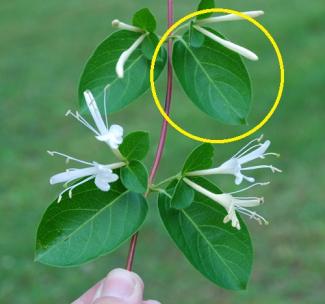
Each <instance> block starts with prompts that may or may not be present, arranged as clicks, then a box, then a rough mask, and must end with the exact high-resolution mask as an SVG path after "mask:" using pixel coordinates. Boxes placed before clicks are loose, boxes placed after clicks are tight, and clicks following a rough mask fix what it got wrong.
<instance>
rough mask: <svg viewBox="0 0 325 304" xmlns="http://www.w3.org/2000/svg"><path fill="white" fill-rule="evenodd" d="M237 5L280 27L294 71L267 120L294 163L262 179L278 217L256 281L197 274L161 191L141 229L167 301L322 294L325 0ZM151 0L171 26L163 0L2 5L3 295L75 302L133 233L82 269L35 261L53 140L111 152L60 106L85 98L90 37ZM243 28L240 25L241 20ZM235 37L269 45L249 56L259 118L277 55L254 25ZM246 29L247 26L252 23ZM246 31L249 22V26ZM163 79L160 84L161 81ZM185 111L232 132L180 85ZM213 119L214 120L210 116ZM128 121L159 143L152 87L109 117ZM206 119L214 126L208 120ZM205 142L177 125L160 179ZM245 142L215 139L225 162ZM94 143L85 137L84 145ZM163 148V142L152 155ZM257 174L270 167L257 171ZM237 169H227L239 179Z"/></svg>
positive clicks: (58, 146)
mask: <svg viewBox="0 0 325 304" xmlns="http://www.w3.org/2000/svg"><path fill="white" fill-rule="evenodd" d="M175 2H176V4H175V12H176V17H177V18H179V17H181V16H183V15H184V14H185V13H186V12H190V11H193V10H194V8H195V7H196V5H197V3H196V2H197V1H175ZM218 5H219V6H222V7H229V8H234V9H239V10H250V9H264V10H265V11H266V16H264V17H263V19H261V20H260V21H261V22H262V23H263V24H264V25H265V26H266V27H267V28H268V29H269V30H270V31H271V32H272V33H273V34H274V36H275V38H276V39H277V41H278V43H279V45H280V47H281V49H282V51H283V55H284V60H285V64H286V71H287V82H286V89H285V94H284V98H283V100H282V104H281V106H280V108H279V110H278V111H277V112H276V114H275V116H274V117H273V118H272V119H271V121H270V122H269V123H268V124H267V125H266V126H265V128H264V129H263V133H265V134H266V135H267V137H268V138H270V139H271V140H272V143H273V150H275V151H277V152H280V153H281V155H282V157H281V159H280V160H276V161H274V162H275V163H276V164H277V165H278V166H280V167H281V168H283V170H284V173H283V174H281V175H276V176H272V184H271V186H269V187H268V188H265V189H263V193H264V195H265V197H266V202H267V203H266V204H265V205H264V206H263V207H262V208H261V209H260V212H261V213H262V214H264V215H266V217H267V218H268V219H269V220H270V222H271V225H269V226H268V227H259V226H257V225H256V224H255V223H249V224H250V227H251V231H252V236H253V241H254V246H255V256H256V257H255V265H254V271H253V276H252V279H251V282H250V284H249V287H248V290H247V291H243V292H229V291H225V290H222V289H220V288H218V287H216V286H213V285H212V284H210V283H209V282H208V281H207V280H205V279H204V278H202V277H201V275H200V274H198V273H197V272H196V271H195V270H194V269H193V268H192V267H191V266H190V265H189V264H188V262H187V261H185V259H184V258H183V257H182V256H181V254H180V253H179V252H178V251H177V250H176V249H175V246H174V245H173V244H172V242H171V240H170V239H169V237H168V236H167V235H166V233H165V231H164V229H163V228H162V225H161V222H160V220H159V218H158V216H157V210H156V206H155V201H154V200H152V202H151V214H150V217H149V219H148V220H147V222H146V225H145V226H144V229H143V231H142V232H141V234H140V242H139V248H138V252H137V257H136V265H135V270H136V271H137V272H138V273H139V274H140V275H142V276H143V278H144V280H145V282H146V296H147V297H151V298H157V299H159V300H160V301H162V303H164V304H169V303H171V304H172V303H187V304H197V303H219V304H222V303H241V304H245V303H250V304H254V303H261V302H262V303H263V304H268V303H272V304H273V303H285V304H287V303H323V302H324V292H323V287H324V285H325V279H324V273H325V254H324V253H325V242H324V241H325V222H324V220H323V214H324V212H325V204H324V185H325V176H324V170H325V163H324V150H325V149H324V148H325V145H324V114H325V106H324V93H325V87H324V79H325V61H324V55H323V54H324V52H323V49H324V47H325V35H324V32H325V23H324V19H323V15H324V3H323V1H321V0H316V1H312V2H309V3H308V4H307V3H306V2H303V1H298V0H293V1H290V2H289V1H287V2H283V1H280V0H270V1H267V2H266V1H265V2H263V3H260V1H256V0H254V1H250V2H249V3H243V2H242V1H227V2H226V1H223V2H219V3H218ZM144 6H147V7H150V8H151V9H152V10H153V11H154V12H155V13H156V14H157V17H158V22H159V28H160V30H161V31H162V30H163V29H164V28H165V17H166V16H165V2H164V1H154V2H153V1H149V0H141V1H140V0H138V1H124V2H123V1H116V0H110V1H108V0H106V1H103V0H84V1H78V0H70V1H63V0H57V1H41V0H33V1H22V0H11V1H9V0H2V1H1V5H0V17H1V18H0V28H1V33H0V35H1V46H0V97H1V100H2V101H1V103H0V109H1V111H0V121H1V128H0V136H1V150H0V159H1V177H0V197H1V202H0V252H1V254H0V274H1V276H0V302H1V303H15V304H25V303H35V304H38V303H48V304H51V303H69V301H71V300H73V299H74V298H75V297H77V296H78V295H79V294H81V293H82V292H83V291H84V290H86V289H87V288H88V287H89V286H91V285H92V284H93V283H94V282H95V281H97V280H98V279H99V278H101V277H103V276H104V275H105V274H106V273H107V271H108V270H110V269H111V268H113V267H116V266H120V267H122V266H123V265H124V262H125V258H126V252H127V249H128V248H127V245H124V246H123V247H121V248H120V249H119V250H118V251H117V252H116V253H114V254H112V255H109V256H107V257H103V258H101V259H99V260H97V261H95V262H93V263H90V264H88V265H85V266H82V267H80V268H74V269H54V268H49V267H46V266H43V265H40V264H36V263H34V262H33V250H34V241H35V240H34V239H35V232H36V227H37V224H38V222H39V220H40V217H41V215H42V213H43V212H44V210H45V209H46V207H47V206H48V204H49V202H50V201H51V200H53V199H54V198H55V195H56V193H57V192H58V188H53V187H50V186H49V184H48V178H49V176H50V175H51V174H53V173H55V172H57V171H58V170H59V169H60V168H62V169H63V168H64V164H63V163H62V162H60V161H54V160H53V159H50V158H49V157H48V156H47V155H46V153H45V151H46V150H47V149H55V150H59V151H64V152H66V153H69V154H74V155H78V156H80V157H81V158H85V159H101V158H102V159H104V158H106V155H105V154H104V153H105V150H104V149H102V148H101V146H100V145H93V144H92V143H93V138H92V136H91V135H90V134H87V133H86V132H85V130H84V129H83V128H82V127H81V126H79V125H78V124H77V123H76V122H73V121H71V120H69V119H66V118H65V117H64V113H65V111H66V110H67V109H69V108H72V109H75V108H76V106H77V102H76V94H77V84H78V78H79V75H80V73H81V71H82V67H83V65H84V63H85V61H86V59H87V57H88V56H89V54H90V53H91V51H92V50H93V48H94V47H95V46H96V45H97V44H98V43H99V42H100V41H101V40H102V39H103V38H104V37H105V36H106V35H107V34H109V33H110V32H111V27H110V21H111V20H112V19H113V18H119V19H121V20H126V21H127V20H130V17H131V15H132V13H133V12H134V11H135V10H137V9H140V8H142V7H144ZM241 26H243V25H241ZM222 29H223V30H224V31H225V32H226V34H227V35H228V36H229V37H232V38H233V40H235V41H237V42H240V43H242V44H243V45H246V46H249V47H250V48H251V49H253V50H256V51H257V52H258V53H259V54H263V55H261V56H260V57H261V62H259V63H257V64H256V63H254V64H249V68H250V71H251V73H252V78H253V83H254V96H255V97H254V101H255V104H254V108H253V109H254V111H253V114H252V116H251V122H252V123H253V122H256V121H257V120H258V119H259V118H260V117H261V116H262V115H263V113H265V109H266V108H267V107H268V105H269V104H270V102H272V98H273V97H274V94H275V89H274V84H276V81H277V79H278V78H277V75H276V69H275V68H274V63H275V57H274V54H273V53H272V50H271V49H270V47H269V45H267V44H266V43H265V42H263V39H262V38H261V37H260V36H258V39H255V38H254V37H255V36H254V35H255V34H256V32H255V31H254V30H252V29H250V28H249V27H248V26H247V31H248V32H247V35H246V36H245V35H243V34H241V33H238V29H242V27H238V25H236V24H233V25H229V27H228V26H225V25H224V26H223V28H222ZM245 31H246V27H245ZM245 33H246V32H245ZM159 87H160V88H161V89H162V88H163V87H164V81H161V83H160V84H159ZM173 109H174V113H175V114H174V116H173V117H175V119H177V120H178V121H180V123H181V124H182V125H184V126H185V127H188V128H190V129H191V130H192V131H194V132H196V133H198V134H202V135H203V134H205V135H207V136H211V137H216V136H221V135H222V134H234V132H238V129H231V128H226V127H224V126H222V125H219V124H218V123H216V122H214V121H211V120H210V119H207V118H206V116H204V115H203V114H201V113H198V111H196V110H195V108H194V107H192V106H191V105H190V104H189V103H188V101H187V99H186V98H185V96H184V93H183V92H182V91H181V90H180V89H179V88H178V86H177V84H176V90H175V94H174V99H173ZM203 119H204V120H203ZM112 120H113V121H114V122H119V123H121V124H122V125H123V126H125V128H126V130H127V131H131V130H136V129H145V130H149V131H150V133H151V136H152V141H153V144H156V143H157V141H158V135H159V130H160V121H161V118H160V116H159V114H158V112H157V110H156V108H155V107H154V105H153V101H152V100H151V97H150V94H149V93H148V94H146V95H145V96H144V97H142V98H141V100H139V102H137V103H135V104H133V105H132V106H131V107H130V108H129V109H128V110H126V111H125V112H123V113H120V114H117V115H114V116H113V117H112ZM201 121H204V124H203V123H201ZM194 145H195V143H193V142H191V141H189V140H187V139H185V138H183V137H182V136H180V135H179V134H177V133H176V132H175V131H173V130H170V132H169V138H168V141H167V146H166V153H165V155H164V160H163V162H162V165H161V170H160V173H159V177H163V176H166V175H167V174H171V173H174V172H175V171H176V169H177V168H178V167H180V166H181V164H182V162H183V159H184V156H185V154H187V153H188V152H189V150H190V149H191V148H193V147H194ZM240 145H242V143H236V144H231V145H227V146H217V147H216V149H217V152H216V155H217V159H218V161H222V160H224V159H226V158H227V156H229V155H230V154H231V153H232V152H234V151H236V149H238V147H239V146H240ZM85 147H87V148H86V149H85ZM153 155H154V147H153V148H152V150H151V152H150V159H149V160H148V164H149V163H150V161H151V160H152V158H153ZM259 177H260V178H261V179H267V178H269V177H270V176H269V175H268V174H265V173H261V174H260V175H259ZM231 184H232V180H231V178H225V179H224V180H222V186H223V188H224V189H227V190H228V189H229V190H231V187H233V186H232V185H231Z"/></svg>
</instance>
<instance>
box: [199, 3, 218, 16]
mask: <svg viewBox="0 0 325 304" xmlns="http://www.w3.org/2000/svg"><path fill="white" fill-rule="evenodd" d="M214 7H215V3H214V0H201V2H200V4H199V6H198V9H197V10H198V11H201V10H204V9H209V8H214ZM212 15H213V13H208V14H204V15H200V16H197V19H204V18H208V17H210V16H212Z"/></svg>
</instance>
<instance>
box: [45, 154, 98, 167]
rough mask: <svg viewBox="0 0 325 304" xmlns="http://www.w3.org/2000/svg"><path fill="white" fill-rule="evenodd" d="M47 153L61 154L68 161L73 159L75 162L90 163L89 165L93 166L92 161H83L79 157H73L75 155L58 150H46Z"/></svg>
mask: <svg viewBox="0 0 325 304" xmlns="http://www.w3.org/2000/svg"><path fill="white" fill-rule="evenodd" d="M47 153H48V154H50V155H51V156H55V155H59V156H62V157H64V158H66V159H67V160H68V161H69V160H73V161H75V162H78V163H81V164H85V165H90V166H93V163H90V162H86V161H83V160H81V159H78V158H75V157H71V156H69V155H67V154H63V153H60V152H56V151H47Z"/></svg>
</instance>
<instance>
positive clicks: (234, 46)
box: [194, 25, 258, 61]
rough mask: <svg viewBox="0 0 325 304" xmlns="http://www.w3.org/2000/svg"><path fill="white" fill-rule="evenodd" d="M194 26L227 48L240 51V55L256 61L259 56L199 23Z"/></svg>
mask: <svg viewBox="0 0 325 304" xmlns="http://www.w3.org/2000/svg"><path fill="white" fill-rule="evenodd" d="M194 28H195V29H196V30H198V31H199V32H201V33H202V34H203V35H205V36H207V37H208V38H210V39H212V40H214V41H216V42H218V43H219V44H221V45H222V46H224V47H225V48H227V49H229V50H231V51H233V52H235V53H238V54H239V55H242V56H243V57H245V58H247V59H249V60H253V61H256V60H258V57H257V55H256V54H255V53H253V52H252V51H250V50H248V49H246V48H244V47H242V46H240V45H237V44H235V43H233V42H230V41H228V40H225V39H223V38H221V37H219V36H218V35H215V34H213V33H211V32H209V31H208V30H206V29H205V28H203V27H201V26H199V25H194Z"/></svg>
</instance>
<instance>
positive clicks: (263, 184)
mask: <svg viewBox="0 0 325 304" xmlns="http://www.w3.org/2000/svg"><path fill="white" fill-rule="evenodd" d="M269 184H270V182H266V183H255V184H253V185H250V186H248V187H246V188H243V189H240V190H237V191H234V192H230V193H229V194H231V195H232V194H236V193H241V192H244V191H246V190H248V189H251V188H253V187H256V186H266V185H269Z"/></svg>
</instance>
